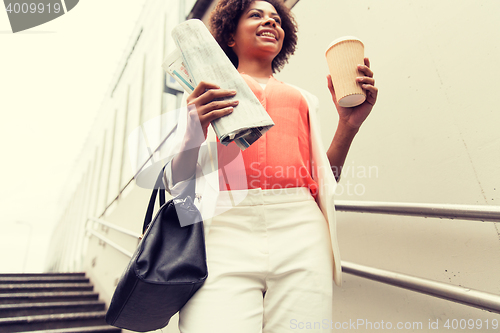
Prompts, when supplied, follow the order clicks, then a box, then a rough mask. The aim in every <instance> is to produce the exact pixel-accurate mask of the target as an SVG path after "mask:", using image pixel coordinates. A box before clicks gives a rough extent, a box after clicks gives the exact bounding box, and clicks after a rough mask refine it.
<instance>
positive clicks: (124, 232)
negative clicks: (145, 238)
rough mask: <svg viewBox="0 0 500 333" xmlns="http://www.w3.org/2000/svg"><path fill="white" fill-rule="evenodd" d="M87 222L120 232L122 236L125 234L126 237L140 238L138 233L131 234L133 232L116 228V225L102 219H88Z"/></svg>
mask: <svg viewBox="0 0 500 333" xmlns="http://www.w3.org/2000/svg"><path fill="white" fill-rule="evenodd" d="M89 220H90V221H93V222H97V223H99V224H101V225H104V226H106V227H108V228H111V229H113V230H116V231H118V232H121V233H122V234H125V235H127V236H132V237H134V238H136V239H139V238H140V237H141V235H140V234H138V233H136V232H133V231H130V230H128V229H125V228H122V227H119V226H117V225H115V224H113V223H109V222H106V221H104V220H103V219H99V218H96V217H89Z"/></svg>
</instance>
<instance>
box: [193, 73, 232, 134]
mask: <svg viewBox="0 0 500 333" xmlns="http://www.w3.org/2000/svg"><path fill="white" fill-rule="evenodd" d="M234 95H236V91H234V90H225V89H220V87H219V86H218V85H216V84H214V83H209V82H204V81H201V82H200V83H199V84H198V85H197V86H196V88H195V89H194V90H193V92H192V93H191V95H189V96H188V98H187V106H188V115H189V116H188V131H187V133H186V135H187V136H188V140H189V141H192V142H193V141H194V142H197V143H199V144H201V143H202V142H203V141H205V139H206V138H207V133H208V126H209V125H210V123H211V122H212V121H214V120H215V119H218V118H221V117H223V116H226V115H228V114H230V113H231V112H233V107H235V106H236V105H238V101H235V100H223V101H222V100H216V99H222V98H224V97H231V96H234ZM202 135H203V137H202Z"/></svg>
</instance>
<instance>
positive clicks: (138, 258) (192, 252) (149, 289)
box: [106, 169, 208, 332]
mask: <svg viewBox="0 0 500 333" xmlns="http://www.w3.org/2000/svg"><path fill="white" fill-rule="evenodd" d="M162 175H163V169H162V170H161V172H160V175H159V176H158V180H157V181H156V185H155V189H154V190H153V193H152V194H151V199H150V201H149V206H148V210H147V212H146V217H145V220H144V226H143V233H144V236H143V238H142V240H141V242H140V243H139V246H138V247H137V250H136V251H135V253H134V255H133V256H132V260H131V261H130V263H129V265H128V266H127V268H126V269H125V272H124V273H123V275H122V276H121V278H120V281H119V283H118V285H117V287H116V289H115V292H114V294H113V298H112V300H111V304H110V305H109V309H108V311H107V313H106V322H107V323H108V324H110V325H113V326H116V327H120V328H124V329H128V330H131V331H138V332H146V331H152V330H156V329H159V328H162V327H165V326H166V325H167V324H168V322H169V320H170V318H171V317H172V316H173V315H174V314H176V313H177V312H178V311H179V310H180V309H181V308H182V307H183V306H184V304H186V302H187V301H188V300H189V299H190V298H191V296H193V294H194V293H195V292H196V291H197V290H198V289H199V288H200V287H201V286H202V285H203V283H204V282H205V280H206V278H207V275H208V270H207V263H206V253H205V238H204V231H203V223H202V222H199V221H202V219H201V214H200V212H199V211H198V209H197V208H196V206H194V203H193V199H192V198H193V195H194V186H190V187H188V188H187V189H186V190H185V191H184V192H183V193H182V194H181V195H179V196H177V197H176V198H174V199H172V200H170V201H168V202H167V203H165V192H164V190H163V189H162V188H163V183H162ZM190 183H192V184H194V181H192V182H190ZM158 191H159V192H160V196H159V197H160V208H159V210H158V212H157V213H156V215H155V217H154V219H152V216H153V209H154V204H155V201H156V195H157V192H158ZM181 222H182V225H184V226H181ZM193 222H194V223H193Z"/></svg>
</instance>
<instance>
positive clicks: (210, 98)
mask: <svg viewBox="0 0 500 333" xmlns="http://www.w3.org/2000/svg"><path fill="white" fill-rule="evenodd" d="M211 27H212V33H213V35H214V37H215V38H216V40H217V41H218V43H219V44H220V46H221V47H222V48H223V49H224V51H225V52H226V54H227V55H228V57H229V58H230V59H231V61H232V62H233V64H234V65H235V67H236V68H237V69H238V71H239V72H240V73H241V75H242V76H243V78H244V79H245V81H246V82H247V84H248V85H249V87H250V88H251V89H252V91H253V92H254V94H255V95H256V96H257V98H258V99H259V100H260V101H261V103H262V104H263V106H264V107H265V109H266V111H267V112H268V113H269V115H270V116H271V118H272V119H273V121H274V122H275V126H274V127H273V128H271V130H269V131H268V132H267V133H266V134H265V135H264V136H263V137H261V138H260V139H259V140H257V141H256V142H255V143H254V144H252V146H250V147H249V148H247V149H246V150H245V151H243V152H242V153H241V154H238V157H237V158H236V159H235V158H234V156H235V154H234V152H235V149H236V150H237V147H236V146H235V145H234V144H230V145H229V146H228V147H223V146H222V145H217V149H215V150H210V149H209V148H210V145H208V149H205V150H204V149H200V146H201V145H202V142H204V141H205V140H206V139H207V136H208V140H207V141H210V135H211V134H210V131H209V124H210V122H211V121H213V120H215V119H217V118H219V117H223V116H225V115H228V114H230V113H231V112H233V111H234V112H237V111H238V109H237V108H236V109H234V107H236V106H237V104H238V101H237V97H238V95H237V92H234V91H227V90H223V89H220V88H219V86H217V85H216V84H214V83H207V82H201V83H199V84H198V86H197V87H196V88H195V90H194V91H193V93H192V94H191V95H189V97H188V98H187V105H188V108H187V110H188V111H186V112H187V114H186V118H187V123H186V124H185V126H184V127H183V126H180V125H179V126H178V131H184V130H185V133H184V134H183V135H182V140H181V145H182V146H181V148H180V153H179V154H178V155H176V157H174V158H173V160H172V161H170V162H169V163H168V164H167V166H166V168H165V185H166V187H167V189H168V190H169V191H170V192H171V193H172V194H174V195H175V194H176V193H178V192H179V191H181V190H182V188H184V187H185V186H186V184H187V183H189V182H196V192H197V193H199V195H197V197H198V204H199V208H200V211H201V212H202V215H203V218H204V224H205V230H206V246H207V263H208V269H209V276H208V279H207V281H206V282H205V284H204V286H203V287H202V288H201V289H200V290H199V291H198V292H197V293H196V294H195V295H194V296H193V297H192V298H191V299H190V301H189V302H188V303H187V304H186V305H185V306H184V307H183V309H182V310H181V312H180V314H179V328H180V331H181V332H182V333H198V332H217V333H224V332H241V333H245V332H249V333H250V332H251V333H254V332H270V333H271V332H272V333H280V332H289V331H290V330H293V329H300V328H304V329H307V330H308V332H320V331H321V330H322V329H327V328H329V327H330V326H329V324H330V321H329V320H330V319H331V313H332V308H331V307H332V280H335V282H336V283H337V284H340V282H341V277H340V271H341V267H340V257H339V254H338V244H337V240H336V231H335V217H334V212H333V209H334V207H333V192H334V189H335V185H334V184H332V183H335V180H334V177H335V178H336V179H338V178H339V177H340V171H341V169H342V166H343V164H344V161H345V158H346V155H347V152H348V150H349V147H350V144H351V142H352V140H353V138H354V136H355V135H356V133H357V131H358V129H359V127H360V126H361V124H362V123H363V121H364V120H365V119H366V117H367V116H368V114H369V113H370V111H371V109H372V107H373V105H374V103H375V101H376V98H377V88H376V87H374V79H373V73H372V71H371V70H370V68H369V61H368V59H367V58H366V59H365V63H364V64H360V65H359V66H358V70H359V72H360V77H358V78H357V80H358V82H360V83H361V84H362V87H363V89H364V90H365V91H366V93H367V99H366V101H365V102H364V103H363V104H362V105H360V106H358V107H355V108H348V109H346V108H342V107H340V106H338V105H337V104H336V103H335V101H336V98H335V92H334V89H333V86H332V81H331V78H330V76H328V77H327V81H328V88H329V89H330V92H331V94H332V99H333V101H334V103H335V106H336V107H337V111H338V113H339V123H338V126H337V130H336V133H335V135H334V138H333V140H332V142H331V145H330V147H329V149H328V150H327V152H326V156H325V154H324V150H322V145H321V141H320V139H319V132H318V125H317V124H316V122H317V120H316V118H315V117H316V116H315V114H314V113H315V109H316V107H317V100H316V98H315V97H314V96H312V95H311V94H309V93H307V92H306V91H303V90H301V89H299V88H296V87H293V86H291V85H287V84H284V83H283V82H279V81H278V80H276V79H275V78H274V77H273V76H272V74H273V73H275V72H276V71H279V70H280V69H281V68H282V67H283V65H284V64H285V63H286V62H287V59H288V57H289V56H290V55H291V54H293V52H294V50H295V45H296V41H297V36H296V24H295V21H294V19H293V17H292V16H291V13H290V12H289V10H288V9H287V8H286V7H285V6H284V4H283V3H282V1H281V0H265V1H262V0H256V1H252V0H228V1H224V0H222V1H220V2H219V4H218V5H217V7H216V8H215V10H214V12H213V13H212V16H211ZM200 125H201V130H199V131H196V128H199V127H200ZM204 144H205V145H206V141H205V143H204ZM236 153H239V151H238V150H237V151H236ZM214 155H215V156H216V158H215V157H214ZM214 158H215V159H216V162H218V165H219V168H216V169H215V170H218V172H212V173H210V171H213V170H214V168H213V167H209V166H210V165H213V164H214ZM233 160H238V161H239V162H240V167H238V166H234V164H232V161H233ZM236 164H237V163H236ZM325 166H326V167H325ZM207 169H208V171H207ZM202 178H204V179H205V182H203V183H202V182H201V179H202ZM214 181H215V185H213V184H214ZM210 184H212V185H210ZM235 198H242V199H241V200H236V202H237V204H234V202H235ZM206 211H210V213H206ZM332 275H333V276H332Z"/></svg>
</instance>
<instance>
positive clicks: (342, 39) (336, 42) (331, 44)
mask: <svg viewBox="0 0 500 333" xmlns="http://www.w3.org/2000/svg"><path fill="white" fill-rule="evenodd" d="M345 40H357V41H359V42H360V43H361V44H363V41H362V40H361V39H359V38H358V37H354V36H344V37H340V38H337V39H335V40H334V41H333V42H331V43H330V45H328V47H327V48H326V51H325V54H326V53H327V52H328V50H329V49H331V48H332V46H334V45H335V44H338V43H340V42H343V41H345ZM364 45H365V44H363V46H364Z"/></svg>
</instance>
